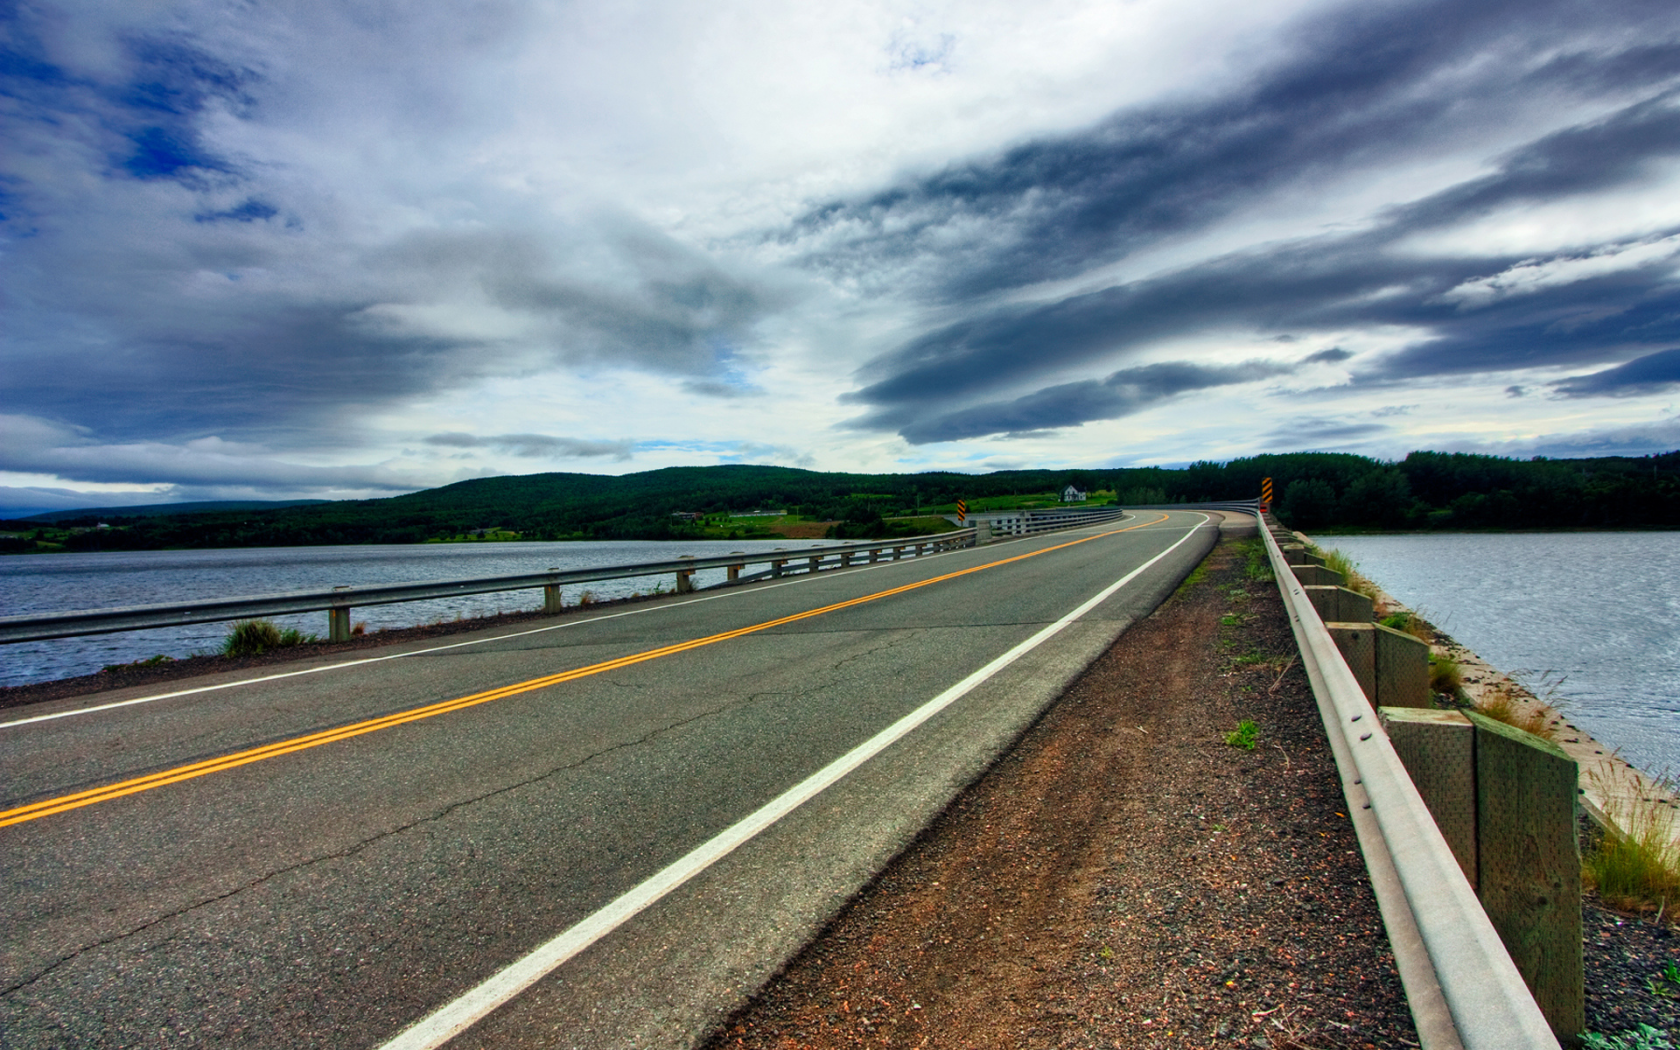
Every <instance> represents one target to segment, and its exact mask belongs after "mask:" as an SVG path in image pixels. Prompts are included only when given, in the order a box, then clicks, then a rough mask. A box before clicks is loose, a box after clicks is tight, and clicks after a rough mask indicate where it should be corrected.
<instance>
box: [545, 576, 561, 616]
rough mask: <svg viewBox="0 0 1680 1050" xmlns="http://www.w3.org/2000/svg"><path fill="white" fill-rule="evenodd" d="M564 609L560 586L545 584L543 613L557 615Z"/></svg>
mask: <svg viewBox="0 0 1680 1050" xmlns="http://www.w3.org/2000/svg"><path fill="white" fill-rule="evenodd" d="M562 608H563V605H562V603H561V601H560V585H559V584H558V583H545V584H543V612H545V613H557V612H559V611H560V610H561V609H562Z"/></svg>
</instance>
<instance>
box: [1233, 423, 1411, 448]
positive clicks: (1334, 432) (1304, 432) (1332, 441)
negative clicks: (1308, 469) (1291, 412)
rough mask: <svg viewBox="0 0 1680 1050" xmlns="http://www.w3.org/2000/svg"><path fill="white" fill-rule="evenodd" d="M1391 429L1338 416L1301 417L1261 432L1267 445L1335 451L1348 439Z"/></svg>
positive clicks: (1348, 440) (1354, 440) (1356, 440)
mask: <svg viewBox="0 0 1680 1050" xmlns="http://www.w3.org/2000/svg"><path fill="white" fill-rule="evenodd" d="M1392 430H1393V428H1392V427H1390V426H1387V425H1385V424H1382V423H1356V422H1352V421H1350V420H1347V419H1345V418H1341V417H1330V418H1316V417H1311V416H1302V417H1298V418H1295V419H1292V420H1289V421H1288V422H1287V423H1285V424H1284V425H1283V426H1280V427H1274V428H1273V429H1271V430H1269V431H1267V432H1266V433H1265V434H1263V435H1262V441H1263V442H1264V443H1265V445H1266V447H1268V448H1273V449H1279V450H1283V451H1297V450H1299V451H1314V450H1319V449H1327V450H1336V449H1341V448H1345V447H1346V446H1347V445H1348V443H1350V442H1354V443H1357V442H1360V441H1364V440H1366V439H1368V438H1375V437H1380V436H1382V435H1384V434H1387V433H1389V432H1391V431H1392Z"/></svg>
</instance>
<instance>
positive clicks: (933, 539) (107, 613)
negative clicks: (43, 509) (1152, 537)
mask: <svg viewBox="0 0 1680 1050" xmlns="http://www.w3.org/2000/svg"><path fill="white" fill-rule="evenodd" d="M1097 509H1099V510H1101V511H1102V512H1103V513H1101V514H1098V515H1090V514H1085V515H1067V516H1065V517H1063V518H1061V519H1060V520H1059V521H1057V522H1045V523H1042V524H1041V527H1039V528H1036V529H1034V530H1033V531H1034V532H1043V531H1049V530H1051V529H1066V528H1076V527H1079V526H1082V525H1089V524H1096V523H1099V522H1101V521H1107V520H1112V519H1114V518H1116V517H1119V516H1120V514H1121V511H1120V509H1119V508H1117V507H1108V508H1097ZM975 542H976V530H975V529H974V528H972V527H970V528H966V529H959V530H957V531H955V532H946V533H939V534H937V535H933V536H915V537H908V538H901V539H888V540H868V541H864V542H859V543H846V544H831V545H828V546H820V547H809V548H804V549H800V550H781V549H777V550H773V551H752V552H737V553H733V554H721V555H716V556H713V557H706V558H689V557H684V558H675V559H671V560H667V561H656V562H642V563H638V564H630V565H607V566H600V567H597V568H592V569H568V570H565V571H561V570H559V569H551V570H549V571H547V572H538V573H525V574H521V575H517V576H489V577H480V578H477V579H470V580H441V581H431V582H418V583H386V584H371V585H367V586H358V587H333V588H330V589H327V590H311V591H292V592H288V593H284V594H259V595H247V596H243V597H232V598H216V599H209V600H200V601H192V602H178V603H165V604H157V605H136V606H128V607H125V608H115V609H86V610H80V611H76V612H62V613H45V614H41V615H32V616H4V617H0V644H7V643H12V642H33V641H43V640H47V639H52V638H73V637H77V636H80V635H91V634H111V633H114V632H117V631H135V630H144V629H148V628H155V627H178V626H182V625H185V624H195V623H217V622H221V621H227V620H247V619H252V618H254V617H264V616H286V615H290V614H294V613H309V612H322V611H325V612H326V613H327V638H328V640H329V641H345V640H347V639H349V637H350V611H351V609H353V608H356V607H359V606H368V605H393V604H397V603H399V602H416V601H426V600H430V599H437V598H459V597H464V596H466V595H472V594H493V593H498V592H502V591H523V590H535V589H537V588H542V590H543V608H544V610H545V611H547V612H559V611H560V609H561V588H562V587H566V586H572V585H576V584H582V583H598V582H601V581H605V580H625V579H633V578H636V577H641V576H663V575H667V574H669V575H672V576H674V577H675V581H676V591H677V593H679V594H680V593H687V592H689V591H692V590H694V574H695V573H696V572H698V571H700V570H702V569H724V570H726V571H727V573H728V576H727V579H726V581H725V584H726V585H727V584H735V583H749V582H752V581H754V580H762V579H774V578H778V577H783V576H793V575H798V574H804V573H812V572H819V571H822V570H825V569H834V568H845V567H847V566H851V565H857V564H864V563H868V562H876V561H896V560H898V559H901V558H914V557H918V556H920V555H925V554H934V553H938V552H941V551H949V550H955V549H957V548H960V547H970V546H973V545H974V544H975ZM751 565H764V566H765V568H764V569H762V570H760V571H757V572H753V573H748V572H747V571H746V570H747V567H748V566H751Z"/></svg>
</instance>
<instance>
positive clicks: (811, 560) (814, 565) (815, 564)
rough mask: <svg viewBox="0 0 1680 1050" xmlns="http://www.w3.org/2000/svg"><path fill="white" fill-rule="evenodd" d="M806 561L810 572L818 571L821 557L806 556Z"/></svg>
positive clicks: (813, 573) (814, 573)
mask: <svg viewBox="0 0 1680 1050" xmlns="http://www.w3.org/2000/svg"><path fill="white" fill-rule="evenodd" d="M806 561H808V562H809V563H810V565H811V569H810V572H811V574H812V575H816V573H817V572H818V571H819V569H818V566H820V565H821V564H822V558H821V557H820V556H819V557H814V558H807V559H806Z"/></svg>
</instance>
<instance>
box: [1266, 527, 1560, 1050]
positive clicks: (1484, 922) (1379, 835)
mask: <svg viewBox="0 0 1680 1050" xmlns="http://www.w3.org/2000/svg"><path fill="white" fill-rule="evenodd" d="M1260 534H1261V535H1262V536H1263V537H1264V538H1265V543H1266V552H1267V554H1268V555H1269V556H1270V559H1271V565H1272V571H1273V572H1274V573H1275V574H1276V575H1277V581H1278V589H1279V590H1280V591H1281V592H1282V594H1283V601H1284V605H1285V607H1286V608H1287V609H1288V611H1289V623H1290V627H1291V628H1292V629H1293V631H1294V633H1295V641H1296V644H1297V645H1298V646H1299V648H1300V651H1301V664H1302V666H1303V667H1304V668H1305V669H1306V672H1307V678H1308V679H1309V680H1310V681H1311V683H1312V690H1313V695H1314V696H1315V697H1316V698H1317V700H1318V708H1319V714H1320V716H1321V717H1322V718H1323V720H1324V729H1325V733H1326V735H1327V736H1328V737H1329V741H1330V750H1331V752H1332V753H1333V754H1334V755H1335V758H1336V768H1337V770H1338V771H1339V772H1340V774H1341V778H1342V790H1343V793H1344V794H1345V795H1346V797H1347V802H1348V807H1349V808H1348V812H1349V813H1350V814H1352V818H1353V826H1354V830H1355V832H1356V833H1357V834H1358V836H1359V848H1360V851H1361V852H1362V853H1363V854H1364V855H1365V866H1366V870H1367V871H1368V872H1369V874H1370V876H1371V888H1372V889H1373V890H1374V891H1375V894H1376V898H1377V906H1378V908H1379V909H1381V911H1382V917H1383V925H1384V927H1385V928H1386V929H1387V930H1388V940H1389V945H1390V947H1391V948H1392V949H1393V951H1394V958H1395V964H1396V969H1398V970H1399V971H1400V982H1401V984H1402V985H1404V986H1405V989H1406V1000H1407V1003H1408V1005H1409V1006H1410V1007H1411V1010H1412V1017H1413V1019H1414V1020H1415V1021H1416V1023H1417V1031H1418V1039H1419V1041H1420V1042H1422V1044H1423V1047H1424V1050H1460V1048H1463V1050H1545V1048H1548V1047H1550V1048H1556V1047H1557V1046H1558V1041H1557V1038H1556V1037H1555V1036H1554V1035H1553V1034H1552V1031H1551V1028H1550V1027H1549V1026H1548V1025H1547V1023H1546V1019H1545V1016H1544V1015H1543V1014H1542V1013H1541V1012H1540V1007H1539V1006H1538V1005H1536V1004H1535V1001H1534V997H1533V995H1531V994H1530V993H1529V990H1528V986H1527V985H1526V984H1525V983H1524V982H1523V979H1522V975H1521V974H1520V973H1519V972H1518V971H1517V967H1516V965H1515V964H1514V963H1513V962H1512V961H1511V956H1510V954H1509V953H1508V952H1506V950H1505V945H1504V944H1503V943H1502V942H1501V941H1500V939H1499V934H1498V933H1497V932H1496V931H1495V930H1494V928H1493V923H1492V922H1491V921H1489V919H1488V917H1487V913H1486V912H1485V911H1483V909H1482V905H1481V902H1480V901H1478V900H1477V899H1476V891H1475V890H1473V889H1471V888H1470V883H1469V881H1468V880H1467V879H1465V877H1464V872H1463V870H1462V869H1460V867H1459V865H1458V861H1457V860H1456V859H1455V858H1454V857H1453V854H1452V851H1451V849H1450V848H1449V847H1448V846H1447V842H1446V839H1445V838H1443V837H1442V835H1441V831H1440V829H1439V828H1438V827H1436V824H1435V820H1434V818H1433V817H1431V816H1430V815H1429V810H1428V809H1427V808H1426V807H1425V805H1424V802H1423V798H1422V797H1421V796H1420V795H1419V794H1418V790H1417V788H1416V787H1415V786H1414V785H1413V784H1412V779H1411V777H1410V776H1409V775H1408V774H1407V773H1406V769H1405V767H1404V766H1403V765H1401V763H1400V757H1399V755H1397V754H1396V753H1395V751H1394V746H1393V745H1392V744H1390V743H1389V740H1388V737H1387V735H1386V734H1385V733H1384V732H1383V731H1382V729H1381V727H1380V726H1379V725H1378V723H1377V713H1376V711H1375V709H1373V708H1372V706H1371V703H1370V701H1369V700H1367V699H1366V697H1365V694H1364V692H1363V691H1362V690H1361V689H1360V687H1359V683H1358V681H1357V680H1356V679H1355V678H1354V675H1353V672H1352V671H1351V670H1350V669H1349V668H1348V665H1347V661H1346V660H1344V659H1342V655H1341V652H1340V651H1339V650H1338V649H1337V648H1336V643H1335V641H1334V640H1333V639H1332V638H1331V636H1330V632H1329V631H1328V630H1327V629H1326V628H1325V626H1324V621H1323V620H1322V619H1320V618H1319V615H1318V613H1317V611H1316V610H1314V608H1313V605H1312V601H1311V599H1309V598H1308V597H1307V592H1306V590H1305V589H1304V588H1303V587H1302V585H1301V583H1300V581H1298V580H1297V579H1296V578H1295V573H1294V572H1293V571H1292V570H1291V568H1290V566H1289V565H1288V563H1287V560H1286V559H1285V557H1284V554H1283V550H1282V549H1281V548H1280V547H1279V546H1278V542H1277V538H1276V537H1275V536H1274V535H1273V534H1272V526H1271V524H1270V523H1267V525H1266V527H1264V528H1262V529H1261V530H1260Z"/></svg>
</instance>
